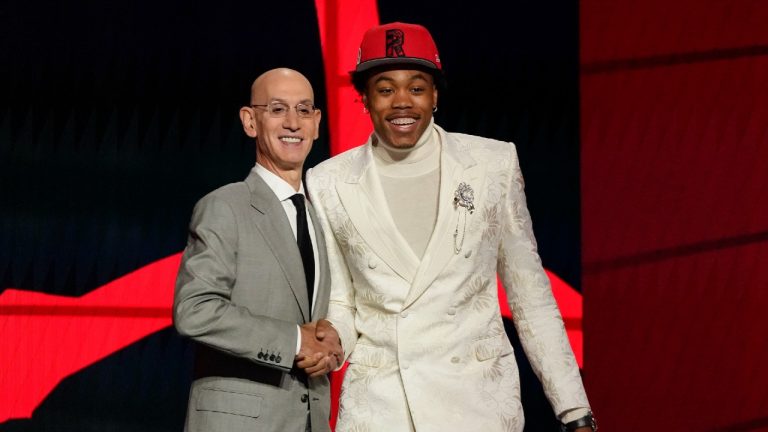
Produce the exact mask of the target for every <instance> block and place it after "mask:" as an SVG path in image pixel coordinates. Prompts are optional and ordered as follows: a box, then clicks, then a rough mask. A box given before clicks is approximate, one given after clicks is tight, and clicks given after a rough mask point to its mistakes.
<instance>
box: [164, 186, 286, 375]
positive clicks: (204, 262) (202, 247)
mask: <svg viewBox="0 0 768 432" xmlns="http://www.w3.org/2000/svg"><path fill="white" fill-rule="evenodd" d="M238 241H239V237H238V233H237V219H236V217H235V213H234V210H233V209H232V207H231V205H230V204H229V203H228V202H227V201H226V200H225V199H222V198H220V197H217V196H216V195H215V194H209V195H207V196H206V197H204V198H203V199H201V200H200V201H199V202H198V203H197V205H196V206H195V209H194V211H193V214H192V220H191V222H190V226H189V239H188V242H187V247H186V249H185V250H184V255H183V256H182V260H181V266H180V268H179V274H178V276H177V279H176V291H175V295H174V300H173V322H174V325H175V327H176V329H177V330H178V331H179V333H180V334H182V335H183V336H187V337H190V338H192V339H193V340H195V341H197V342H199V343H202V344H205V345H208V346H210V347H212V348H215V349H217V350H220V351H223V352H226V353H228V354H230V355H233V356H237V357H244V358H247V359H250V360H252V361H254V362H256V363H259V364H262V365H264V366H268V367H272V368H277V369H280V370H284V371H288V370H290V369H291V367H292V366H293V361H294V358H295V353H296V342H297V338H298V331H297V327H296V326H297V324H296V323H295V322H290V321H283V320H279V319H276V318H273V317H268V316H262V315H255V314H253V313H252V312H251V311H250V310H249V309H248V308H246V307H244V306H240V305H236V304H234V303H232V301H231V299H232V290H233V289H234V286H235V282H236V279H237V268H236V266H237V263H236V258H237V256H236V255H237V250H238ZM265 271H267V269H265ZM268 279H269V278H265V280H268ZM253 283H254V284H257V283H259V281H253ZM241 284H242V282H241ZM270 288H272V287H254V288H253V293H254V294H253V295H263V296H266V295H268V293H269V291H268V290H269V289H270ZM260 352H267V353H277V354H279V355H276V356H275V357H273V358H272V359H270V358H269V357H267V356H259V355H258V354H259V353H260ZM260 357H261V358H260ZM277 360H279V361H277Z"/></svg>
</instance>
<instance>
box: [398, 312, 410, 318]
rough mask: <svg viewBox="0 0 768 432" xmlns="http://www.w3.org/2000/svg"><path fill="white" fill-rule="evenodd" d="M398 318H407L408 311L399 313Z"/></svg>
mask: <svg viewBox="0 0 768 432" xmlns="http://www.w3.org/2000/svg"><path fill="white" fill-rule="evenodd" d="M400 317H402V318H408V311H402V312H400Z"/></svg>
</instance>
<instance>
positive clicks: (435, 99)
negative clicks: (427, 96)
mask: <svg viewBox="0 0 768 432" xmlns="http://www.w3.org/2000/svg"><path fill="white" fill-rule="evenodd" d="M433 87H434V91H433V92H432V106H433V107H434V106H437V86H436V85H434V84H433Z"/></svg>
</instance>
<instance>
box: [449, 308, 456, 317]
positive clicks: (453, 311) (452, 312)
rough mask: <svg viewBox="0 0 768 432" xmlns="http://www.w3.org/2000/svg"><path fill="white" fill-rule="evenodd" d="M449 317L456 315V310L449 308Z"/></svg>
mask: <svg viewBox="0 0 768 432" xmlns="http://www.w3.org/2000/svg"><path fill="white" fill-rule="evenodd" d="M448 315H456V308H453V307H449V308H448Z"/></svg>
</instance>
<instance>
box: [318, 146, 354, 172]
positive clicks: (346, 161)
mask: <svg viewBox="0 0 768 432" xmlns="http://www.w3.org/2000/svg"><path fill="white" fill-rule="evenodd" d="M364 149H365V145H361V146H358V147H353V148H351V149H349V150H346V151H344V152H342V153H339V154H337V155H336V156H333V157H331V158H328V159H326V160H324V161H322V162H320V163H319V164H317V165H315V166H314V167H312V168H310V169H309V170H308V176H310V177H312V176H322V175H329V174H335V173H336V172H338V171H339V170H342V169H346V168H347V167H349V165H350V164H351V163H352V161H354V160H355V159H357V158H358V157H361V156H362V152H363V151H364Z"/></svg>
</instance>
